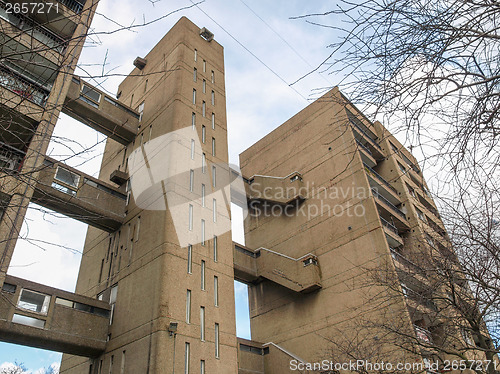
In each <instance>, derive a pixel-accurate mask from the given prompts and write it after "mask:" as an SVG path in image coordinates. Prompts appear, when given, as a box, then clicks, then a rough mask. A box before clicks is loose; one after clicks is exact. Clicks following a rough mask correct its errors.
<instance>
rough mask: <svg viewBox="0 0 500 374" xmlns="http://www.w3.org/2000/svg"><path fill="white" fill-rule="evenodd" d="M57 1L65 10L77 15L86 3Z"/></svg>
mask: <svg viewBox="0 0 500 374" xmlns="http://www.w3.org/2000/svg"><path fill="white" fill-rule="evenodd" d="M57 1H58V2H60V3H61V4H63V5H64V6H65V7H66V8H68V9H70V10H71V11H73V12H75V13H78V14H79V13H81V12H82V10H83V7H84V6H85V2H86V0H57Z"/></svg>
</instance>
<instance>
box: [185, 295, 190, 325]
mask: <svg viewBox="0 0 500 374" xmlns="http://www.w3.org/2000/svg"><path fill="white" fill-rule="evenodd" d="M186 323H191V290H187V292H186Z"/></svg>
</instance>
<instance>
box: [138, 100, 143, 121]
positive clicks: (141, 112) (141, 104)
mask: <svg viewBox="0 0 500 374" xmlns="http://www.w3.org/2000/svg"><path fill="white" fill-rule="evenodd" d="M138 112H139V122H141V121H142V115H143V113H144V101H143V102H142V103H140V104H139V110H138Z"/></svg>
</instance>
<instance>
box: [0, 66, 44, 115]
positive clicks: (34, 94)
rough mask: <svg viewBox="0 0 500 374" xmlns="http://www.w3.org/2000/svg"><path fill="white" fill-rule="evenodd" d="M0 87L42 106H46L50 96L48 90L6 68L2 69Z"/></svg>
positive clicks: (0, 69) (0, 70) (0, 68)
mask: <svg viewBox="0 0 500 374" xmlns="http://www.w3.org/2000/svg"><path fill="white" fill-rule="evenodd" d="M0 85H1V86H3V87H5V88H7V89H8V90H10V91H12V92H14V93H16V94H18V95H19V96H22V97H23V98H25V99H28V100H29V101H32V102H34V103H35V104H37V105H40V106H45V102H46V101H47V97H48V96H49V91H48V90H46V89H44V88H42V87H41V86H39V85H36V84H34V83H33V82H31V81H29V80H28V79H26V78H23V77H21V76H20V75H17V74H15V73H13V72H12V71H10V70H8V69H6V68H4V67H0Z"/></svg>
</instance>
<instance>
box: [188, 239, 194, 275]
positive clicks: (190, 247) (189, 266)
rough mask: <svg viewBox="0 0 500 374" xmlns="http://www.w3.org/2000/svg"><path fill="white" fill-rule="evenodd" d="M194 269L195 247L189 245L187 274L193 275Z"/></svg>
mask: <svg viewBox="0 0 500 374" xmlns="http://www.w3.org/2000/svg"><path fill="white" fill-rule="evenodd" d="M192 268H193V246H192V245H191V244H189V245H188V265H187V272H188V273H189V274H191V272H192Z"/></svg>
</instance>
